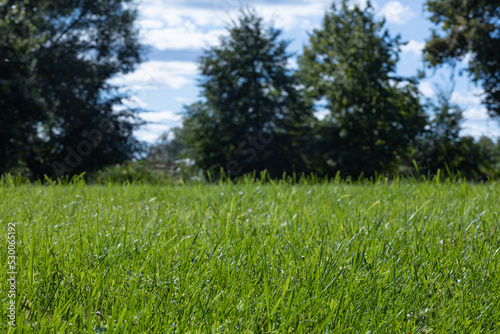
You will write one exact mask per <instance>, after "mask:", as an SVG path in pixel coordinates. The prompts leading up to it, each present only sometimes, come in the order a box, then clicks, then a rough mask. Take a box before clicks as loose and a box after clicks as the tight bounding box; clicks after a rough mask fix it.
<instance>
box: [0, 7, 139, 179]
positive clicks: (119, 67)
mask: <svg viewBox="0 0 500 334" xmlns="http://www.w3.org/2000/svg"><path fill="white" fill-rule="evenodd" d="M3 4H4V6H2V8H3V10H5V8H7V10H9V9H8V8H11V10H12V8H16V12H20V13H23V14H22V15H23V22H25V23H23V24H26V26H27V27H30V30H29V31H28V32H27V30H26V29H21V30H19V29H15V27H14V25H13V23H12V21H11V20H6V19H4V21H3V24H4V25H5V24H7V27H8V28H7V30H6V34H7V38H6V39H7V40H22V39H23V38H25V37H28V40H33V41H35V43H34V46H33V47H31V48H29V49H27V50H25V51H26V54H25V56H26V57H28V59H32V60H34V62H33V64H32V66H33V68H32V69H31V71H30V72H29V73H25V74H21V76H22V77H23V78H24V79H27V78H30V80H31V81H32V82H33V83H34V86H36V87H38V94H39V96H40V100H41V101H42V102H43V108H42V109H41V111H40V112H38V113H37V117H36V118H33V117H31V118H30V117H28V112H29V111H26V110H25V109H24V108H22V109H21V108H18V107H16V106H15V105H14V102H13V101H6V102H5V100H4V103H6V104H8V108H11V109H16V110H17V114H16V115H17V116H15V117H14V118H15V119H16V120H19V119H23V118H27V121H26V127H27V128H30V129H31V132H30V133H21V132H17V133H13V132H12V133H10V134H8V135H7V136H4V137H2V142H1V143H0V145H1V146H2V147H10V146H11V144H10V143H12V142H22V143H24V144H23V145H24V146H23V148H26V149H25V150H20V149H19V148H14V149H15V151H16V155H11V154H9V155H8V156H7V157H6V159H7V160H10V163H9V164H2V166H0V167H1V168H2V169H0V173H2V172H5V171H6V169H5V168H6V166H8V165H12V164H13V163H17V162H18V161H22V163H23V165H24V166H25V167H27V168H28V169H29V170H30V171H31V174H32V176H33V177H34V178H40V177H43V175H45V174H46V175H49V176H60V175H63V174H69V175H72V174H77V173H81V172H83V171H89V170H95V169H98V168H101V167H102V166H104V165H107V164H113V163H117V162H121V161H123V160H126V159H129V158H131V157H132V156H133V154H134V152H135V151H136V150H138V149H139V148H140V146H139V143H138V142H137V140H135V139H134V138H133V136H132V131H133V129H134V128H135V127H137V126H138V125H139V124H140V122H138V118H137V116H136V111H137V110H131V109H127V108H125V107H123V106H122V101H123V99H124V98H126V97H127V95H126V94H122V93H119V92H118V90H117V88H118V87H114V86H112V85H110V84H109V83H108V80H109V79H110V78H111V77H113V76H114V75H117V74H120V73H127V72H129V71H132V70H133V69H134V68H135V66H136V65H137V64H138V63H139V62H140V61H141V60H142V47H141V46H140V44H139V42H138V32H137V30H136V29H135V27H134V21H135V19H136V17H137V12H136V10H135V9H134V8H133V6H132V4H133V1H132V0H106V1H91V0H78V1H66V0H60V1H50V0H42V1H37V2H32V1H10V0H9V1H5V0H3ZM4 52H5V51H4V50H3V49H2V54H1V55H0V59H9V62H10V61H11V60H12V59H14V58H13V55H9V54H8V53H4ZM8 75H9V78H7V81H8V82H10V83H11V84H12V85H11V86H16V87H17V88H16V89H17V90H18V91H22V92H23V93H22V94H23V96H22V97H20V98H21V99H26V98H28V97H29V96H30V94H31V93H32V92H33V90H28V91H27V90H22V87H19V85H18V83H16V81H15V79H14V75H13V74H8ZM120 106H121V107H120ZM30 115H31V113H30ZM10 121H11V120H10V119H8V118H7V117H6V115H5V114H2V118H1V124H2V127H8V124H9V122H10ZM13 157H16V161H12V160H13V159H12V158H13Z"/></svg>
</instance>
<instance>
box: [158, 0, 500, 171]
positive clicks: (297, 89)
mask: <svg viewBox="0 0 500 334" xmlns="http://www.w3.org/2000/svg"><path fill="white" fill-rule="evenodd" d="M437 3H438V2H433V1H429V2H428V4H427V5H428V6H429V8H433V7H432V6H438V5H437ZM478 8H479V7H478ZM436 10H437V9H436ZM483 10H484V8H483ZM464 15H467V13H464ZM433 17H434V16H433ZM384 24H385V22H384V20H380V21H377V20H376V18H375V14H374V11H373V9H372V8H371V6H370V4H368V6H367V8H363V9H361V8H360V7H358V6H350V4H349V3H348V1H343V2H342V4H341V5H340V6H336V5H335V4H333V5H332V7H331V8H330V10H329V11H328V12H327V13H326V14H325V16H324V19H323V22H322V26H321V27H320V28H318V29H315V30H314V31H313V32H312V33H311V34H310V39H309V43H308V45H306V46H304V50H303V53H302V54H301V55H299V57H298V69H297V70H293V69H290V68H289V67H288V66H287V64H288V63H289V60H290V58H291V57H292V56H293V55H292V54H289V53H287V45H288V42H287V41H284V40H282V39H281V37H280V34H281V31H280V30H278V29H275V28H274V27H272V26H268V25H266V24H265V23H264V21H263V19H262V18H261V17H259V16H258V15H257V14H256V13H255V12H254V11H252V10H247V11H243V12H242V13H241V16H240V17H239V19H238V20H236V21H233V22H232V24H231V25H230V26H229V27H228V35H227V37H223V38H222V39H221V42H220V45H218V46H215V47H213V48H211V49H209V50H207V51H206V52H205V54H204V56H202V57H201V59H200V72H201V74H202V76H203V79H202V81H201V83H200V88H201V96H202V99H200V101H198V102H196V103H194V104H192V105H189V106H186V107H185V114H184V122H183V126H182V127H181V128H179V129H177V136H176V139H175V140H174V141H173V142H172V143H170V144H173V145H176V146H177V147H178V146H179V145H180V146H183V147H184V156H185V157H190V158H192V159H194V161H195V162H196V164H197V165H198V166H199V167H200V168H201V169H203V170H205V171H210V173H211V174H212V175H214V174H215V175H218V174H219V173H220V171H223V172H224V174H226V175H229V176H233V177H238V176H241V175H243V174H247V173H252V172H257V173H259V172H260V171H263V170H266V171H267V173H269V174H270V175H271V176H272V177H279V176H281V175H282V174H283V173H286V174H290V173H292V172H295V173H299V174H300V173H305V174H309V173H314V174H316V175H320V176H335V175H336V174H337V173H340V175H341V176H343V177H348V176H351V177H359V176H361V175H364V176H366V177H370V176H373V175H374V174H376V173H386V174H395V173H403V174H404V173H409V172H415V170H418V172H419V173H426V174H435V173H437V171H438V170H442V171H444V172H450V173H453V172H454V173H456V172H460V173H461V174H462V175H465V176H469V177H474V176H483V177H485V176H494V175H496V173H497V172H498V168H499V167H500V165H499V163H500V160H499V158H500V145H499V144H496V145H495V143H494V142H493V141H492V140H491V139H489V138H487V137H483V138H481V139H480V140H479V141H475V140H474V139H473V138H472V137H461V136H460V135H459V133H460V130H461V127H460V125H461V122H462V120H463V111H462V110H461V108H460V107H459V106H458V105H455V104H453V103H452V102H451V93H452V91H451V90H449V88H448V87H445V88H442V89H438V91H437V92H436V97H435V98H434V99H432V100H425V99H424V98H423V97H422V95H421V94H420V93H419V90H418V82H419V79H421V77H418V76H415V77H401V76H398V75H397V74H396V66H397V63H398V61H399V54H400V52H401V47H402V46H403V45H404V42H402V40H401V37H400V36H395V37H393V36H391V35H390V33H389V31H388V30H387V29H384ZM457 30H459V29H458V28H457ZM459 31H463V30H459ZM448 38H451V37H448ZM476 38H477V37H476ZM445 39H446V38H441V37H438V35H436V33H434V35H433V37H432V39H431V40H430V41H429V42H428V43H427V46H426V49H425V57H426V59H428V64H429V65H432V66H437V65H438V64H440V63H443V62H446V61H448V58H447V57H451V56H450V55H449V54H450V53H452V51H450V50H448V49H443V48H442V45H441V44H442V42H438V41H437V40H439V41H441V40H445ZM477 43H483V41H482V40H479V41H477ZM471 44H473V45H475V44H474V43H471ZM451 47H457V46H455V44H453V45H451V46H449V48H451ZM490 47H493V48H498V45H496V44H495V45H490ZM463 50H464V49H463V46H462V49H460V50H459V51H458V52H455V53H453V55H454V56H455V58H456V57H460V56H464V55H465V51H463ZM459 52H461V54H459ZM479 52H480V51H478V53H479ZM455 58H453V59H451V58H450V60H449V61H455ZM473 62H474V61H473ZM475 66H476V65H471V67H470V71H471V73H472V74H473V75H477V78H482V77H481V76H480V75H478V74H477V73H476V71H475V69H476V67H475ZM497 68H498V66H497ZM497 75H498V73H497ZM475 78H476V77H475ZM484 80H485V83H484V85H485V92H486V93H485V95H486V98H485V99H484V101H483V102H484V103H485V105H486V106H487V107H488V110H489V111H490V113H491V114H492V115H497V114H498V112H499V110H498V109H497V106H496V104H495V103H490V102H489V101H490V100H491V97H490V95H493V94H496V91H488V87H489V86H488V85H490V83H489V81H488V80H489V77H488V78H484ZM318 104H321V108H323V109H324V110H325V111H326V116H325V117H324V118H323V119H321V120H320V119H318V118H317V117H315V111H317V110H318ZM164 144H165V143H164ZM177 152H179V150H178V149H177Z"/></svg>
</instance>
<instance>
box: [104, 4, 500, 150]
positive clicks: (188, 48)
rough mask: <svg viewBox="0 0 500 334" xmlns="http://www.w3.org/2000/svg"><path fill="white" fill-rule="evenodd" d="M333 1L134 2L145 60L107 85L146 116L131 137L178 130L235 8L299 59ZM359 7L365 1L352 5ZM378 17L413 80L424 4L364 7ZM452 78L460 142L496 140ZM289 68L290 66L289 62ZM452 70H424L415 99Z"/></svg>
mask: <svg viewBox="0 0 500 334" xmlns="http://www.w3.org/2000/svg"><path fill="white" fill-rule="evenodd" d="M331 3H332V0H274V1H263V0H246V1H242V0H164V1H162V0H142V1H141V0H140V1H139V2H138V9H139V13H140V18H139V21H138V22H137V25H138V28H139V29H140V31H141V33H140V34H141V42H142V43H143V44H145V45H147V46H148V48H149V50H150V52H149V53H148V58H147V60H146V61H145V62H144V63H142V64H141V65H140V66H139V67H138V68H137V70H136V71H135V72H133V73H130V74H127V75H125V76H120V77H116V78H114V79H112V80H111V82H112V83H115V84H119V85H123V86H124V88H125V89H127V90H129V91H131V92H133V93H134V97H133V98H131V99H130V100H129V101H127V103H128V104H129V105H130V106H135V107H142V108H144V109H147V110H150V112H147V113H142V114H141V117H142V118H143V119H145V120H146V121H148V122H149V124H148V125H146V126H144V127H143V128H141V129H140V130H138V131H137V132H136V136H137V137H138V138H139V139H140V140H144V141H147V142H154V141H155V140H156V139H157V138H158V136H159V135H161V134H162V133H164V132H166V131H168V130H169V129H170V128H172V127H174V126H178V125H180V123H181V116H180V115H179V113H180V112H182V110H183V105H186V104H190V103H192V102H194V101H196V100H197V98H198V96H199V89H198V87H197V85H196V79H197V77H198V69H197V63H196V61H197V59H198V57H199V56H201V55H202V54H203V50H204V49H207V48H209V47H211V46H214V45H217V44H218V43H219V37H220V36H221V35H224V34H225V31H226V30H225V27H226V26H227V24H228V22H230V20H231V18H235V17H237V15H238V11H239V9H240V8H241V6H242V5H243V6H250V7H253V8H255V9H256V11H257V12H258V13H259V14H260V15H261V16H263V17H264V18H265V20H266V21H267V22H268V23H273V24H274V26H275V27H277V28H279V29H282V31H283V35H282V36H283V38H285V39H287V40H291V41H292V43H291V44H290V48H289V51H291V52H295V53H297V54H300V53H301V52H302V49H303V46H304V44H307V43H308V33H309V32H311V31H312V30H313V29H314V28H316V27H319V26H320V24H321V22H322V19H323V16H324V14H325V11H326V10H327V9H328V8H330V6H331ZM352 3H359V4H361V6H364V3H366V0H356V1H353V2H352ZM371 3H372V6H373V7H374V10H375V13H376V15H377V17H378V18H385V19H386V26H385V27H386V28H387V29H389V32H390V33H391V35H392V36H395V35H396V34H401V36H402V38H403V40H404V41H407V42H408V44H407V45H406V46H404V47H403V49H402V52H401V54H400V56H401V60H400V62H399V64H398V74H400V75H415V74H416V73H417V70H419V69H420V70H422V69H424V68H425V67H424V64H423V62H422V53H421V50H422V47H423V46H424V41H425V39H427V38H428V37H429V36H430V31H431V28H432V25H431V23H430V22H429V21H428V20H427V19H426V18H427V17H428V15H429V14H428V13H425V12H424V0H415V1H392V0H375V1H371ZM465 64H466V63H465V61H464V62H463V63H462V64H461V66H458V68H457V70H456V71H455V72H456V75H455V78H456V84H455V87H454V92H453V95H452V101H453V102H455V103H458V104H459V105H460V106H462V107H463V108H464V110H465V114H464V116H465V118H466V121H465V122H464V123H463V131H462V134H463V135H472V136H475V137H479V136H481V135H487V136H490V137H493V138H495V139H496V138H498V137H499V136H500V126H499V125H500V124H499V122H498V121H496V120H492V119H490V118H489V117H488V116H487V114H486V109H485V108H484V106H482V105H481V104H480V97H479V94H481V92H482V90H481V87H480V86H476V85H474V84H473V83H472V81H471V80H470V79H469V78H468V77H467V75H466V74H464V75H463V76H458V71H459V69H460V68H464V66H465ZM289 66H290V67H292V68H293V67H295V66H296V63H295V61H294V60H292V61H291V62H290V64H289ZM450 74H451V71H450V69H448V68H447V67H444V68H442V69H438V70H426V78H425V79H424V80H422V82H421V84H420V90H421V92H422V93H423V94H424V95H425V96H427V97H432V95H433V94H434V93H433V91H434V89H433V88H434V87H435V85H436V84H439V85H441V86H442V87H444V88H449V87H450V85H451V81H450Z"/></svg>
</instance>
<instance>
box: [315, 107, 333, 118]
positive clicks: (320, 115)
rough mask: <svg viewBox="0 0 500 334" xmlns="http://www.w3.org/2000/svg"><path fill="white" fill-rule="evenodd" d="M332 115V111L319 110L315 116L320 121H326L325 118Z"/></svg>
mask: <svg viewBox="0 0 500 334" xmlns="http://www.w3.org/2000/svg"><path fill="white" fill-rule="evenodd" d="M329 113H330V110H327V109H322V110H318V111H316V112H315V113H314V116H316V118H317V119H319V120H320V121H321V120H323V119H325V117H326V116H327V115H328V114H329Z"/></svg>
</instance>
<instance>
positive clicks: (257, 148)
mask: <svg viewBox="0 0 500 334" xmlns="http://www.w3.org/2000/svg"><path fill="white" fill-rule="evenodd" d="M280 34H281V31H280V30H277V29H274V28H272V27H268V26H266V25H265V24H264V23H263V20H262V18H260V17H258V16H257V15H256V14H255V13H254V12H253V11H243V12H242V13H241V16H240V17H239V19H238V20H237V21H235V22H232V24H231V25H230V26H229V27H228V35H227V36H226V37H222V38H221V43H220V45H219V46H216V47H213V48H211V49H209V50H207V51H206V52H205V54H204V56H203V57H201V59H200V70H201V74H202V75H203V79H202V80H201V82H200V87H201V89H202V96H203V98H204V99H203V100H201V101H198V102H196V103H194V104H192V105H190V106H187V107H186V108H185V117H184V122H183V130H182V133H181V134H180V136H181V137H182V138H184V141H185V143H186V145H187V146H189V147H190V148H191V152H192V155H193V158H194V160H195V161H196V164H197V165H198V166H199V167H200V168H202V169H204V170H209V171H211V173H212V174H214V173H217V172H218V171H219V170H220V168H223V169H224V170H225V171H226V172H227V173H228V174H229V175H231V176H239V175H242V174H245V173H250V172H253V171H256V172H260V171H262V170H264V169H266V170H267V171H268V172H269V173H270V174H271V175H272V176H281V175H282V173H283V172H286V173H290V172H292V171H294V170H295V171H304V170H306V167H305V166H304V163H303V161H302V156H301V154H300V151H299V149H300V148H299V147H298V144H297V141H296V140H295V138H298V137H300V136H301V135H302V134H303V131H304V124H306V121H307V120H308V119H310V117H311V115H312V108H311V106H310V105H309V104H308V103H307V101H306V100H305V99H304V98H303V96H302V94H301V91H300V90H299V87H298V81H297V79H296V78H295V77H294V76H293V74H292V73H291V71H290V70H289V69H288V68H287V64H288V60H289V58H290V57H291V55H290V54H288V53H287V51H286V48H287V46H288V42H285V41H282V40H280Z"/></svg>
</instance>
